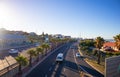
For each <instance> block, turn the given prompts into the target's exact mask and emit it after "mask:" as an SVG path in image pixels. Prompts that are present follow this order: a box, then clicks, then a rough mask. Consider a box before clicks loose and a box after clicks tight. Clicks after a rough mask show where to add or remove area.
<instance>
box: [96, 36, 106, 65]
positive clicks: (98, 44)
mask: <svg viewBox="0 0 120 77" xmlns="http://www.w3.org/2000/svg"><path fill="white" fill-rule="evenodd" d="M95 42H96V44H95V46H96V48H98V60H97V63H98V64H100V58H101V52H100V49H101V47H102V46H103V43H104V39H103V38H102V37H97V38H96V39H95Z"/></svg>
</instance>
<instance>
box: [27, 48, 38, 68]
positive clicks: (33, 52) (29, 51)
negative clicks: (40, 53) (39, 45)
mask: <svg viewBox="0 0 120 77" xmlns="http://www.w3.org/2000/svg"><path fill="white" fill-rule="evenodd" d="M27 53H28V54H29V57H30V58H29V66H30V67H31V66H32V57H33V56H35V55H36V51H35V50H34V49H29V50H28V51H27Z"/></svg>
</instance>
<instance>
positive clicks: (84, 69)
mask: <svg viewBox="0 0 120 77" xmlns="http://www.w3.org/2000/svg"><path fill="white" fill-rule="evenodd" d="M73 55H74V60H75V63H76V64H77V60H76V58H75V51H74V50H73ZM77 65H78V64H77ZM79 67H80V68H81V69H82V70H83V71H84V72H86V73H88V72H87V71H86V70H85V69H84V68H83V67H81V66H79ZM88 74H89V73H88Z"/></svg>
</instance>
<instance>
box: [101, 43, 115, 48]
mask: <svg viewBox="0 0 120 77" xmlns="http://www.w3.org/2000/svg"><path fill="white" fill-rule="evenodd" d="M103 46H104V47H106V46H108V47H115V42H106V43H104V44H103Z"/></svg>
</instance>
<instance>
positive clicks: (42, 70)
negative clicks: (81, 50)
mask: <svg viewBox="0 0 120 77" xmlns="http://www.w3.org/2000/svg"><path fill="white" fill-rule="evenodd" d="M71 45H72V44H71V43H68V44H66V45H64V46H63V47H61V48H59V49H58V50H56V51H55V52H53V53H52V54H51V55H49V56H48V57H47V58H46V59H45V60H44V61H42V62H41V63H40V64H39V65H38V66H37V67H36V68H35V69H33V70H32V71H31V72H30V73H29V74H28V75H27V76H26V77H80V73H79V68H78V67H79V66H81V67H83V69H85V70H86V71H87V72H89V73H90V74H93V73H95V74H93V75H94V76H96V77H99V76H100V77H103V76H102V75H101V74H100V73H99V72H97V71H96V70H94V69H92V67H90V66H89V65H88V64H87V63H86V62H85V61H84V60H83V59H80V58H76V57H75V53H76V52H78V51H77V50H76V49H70V46H71ZM58 53H63V54H64V61H63V62H62V63H56V62H55V59H56V56H57V54H58ZM81 62H83V63H81ZM84 65H85V66H84ZM85 67H90V68H88V69H86V68H85ZM91 70H92V71H93V73H92V71H91Z"/></svg>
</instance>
